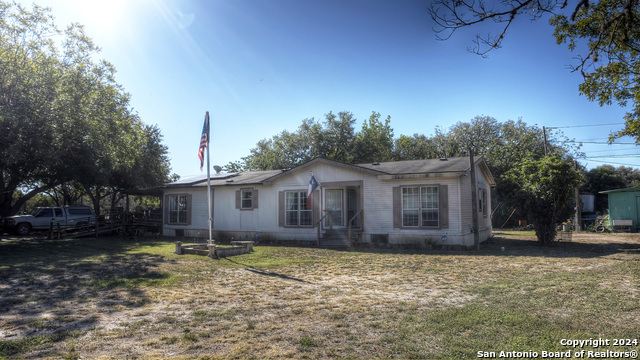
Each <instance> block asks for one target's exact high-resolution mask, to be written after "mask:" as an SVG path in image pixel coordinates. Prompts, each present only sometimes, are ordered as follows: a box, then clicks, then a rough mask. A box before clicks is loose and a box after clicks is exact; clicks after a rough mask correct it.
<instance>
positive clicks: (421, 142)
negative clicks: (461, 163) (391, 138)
mask: <svg viewBox="0 0 640 360" xmlns="http://www.w3.org/2000/svg"><path fill="white" fill-rule="evenodd" d="M393 153H394V155H393V157H394V160H396V161H402V160H420V159H434V158H439V157H443V154H441V153H439V152H438V150H437V145H436V142H435V141H433V138H428V137H426V136H425V135H424V134H417V133H416V134H413V135H412V136H407V135H400V137H398V138H397V139H396V140H395V144H394V150H393Z"/></svg>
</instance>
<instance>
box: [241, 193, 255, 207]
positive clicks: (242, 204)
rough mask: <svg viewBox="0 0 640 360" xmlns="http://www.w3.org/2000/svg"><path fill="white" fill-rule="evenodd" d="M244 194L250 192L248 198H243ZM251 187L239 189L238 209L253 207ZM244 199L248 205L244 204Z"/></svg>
mask: <svg viewBox="0 0 640 360" xmlns="http://www.w3.org/2000/svg"><path fill="white" fill-rule="evenodd" d="M245 194H250V196H249V198H245ZM253 196H254V191H253V189H240V210H252V209H253ZM245 201H249V204H250V205H249V206H245V205H244V204H245Z"/></svg>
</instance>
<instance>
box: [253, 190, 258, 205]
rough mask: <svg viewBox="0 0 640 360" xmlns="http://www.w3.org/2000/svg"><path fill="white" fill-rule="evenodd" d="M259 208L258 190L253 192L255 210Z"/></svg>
mask: <svg viewBox="0 0 640 360" xmlns="http://www.w3.org/2000/svg"><path fill="white" fill-rule="evenodd" d="M257 208H258V190H253V209H257Z"/></svg>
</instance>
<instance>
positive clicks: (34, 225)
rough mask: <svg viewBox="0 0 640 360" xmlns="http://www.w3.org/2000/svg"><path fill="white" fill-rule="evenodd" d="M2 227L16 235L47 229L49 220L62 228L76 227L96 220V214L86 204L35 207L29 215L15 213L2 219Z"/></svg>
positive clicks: (49, 223)
mask: <svg viewBox="0 0 640 360" xmlns="http://www.w3.org/2000/svg"><path fill="white" fill-rule="evenodd" d="M3 220H4V229H5V230H6V231H13V232H15V233H16V234H18V235H21V236H25V235H29V234H30V233H31V231H33V230H49V227H50V226H51V222H52V221H53V224H54V226H56V227H57V226H58V223H59V224H60V227H61V228H62V229H67V230H69V229H78V228H82V227H85V226H88V225H93V224H95V222H96V214H95V213H94V212H93V209H91V208H90V207H88V206H67V207H37V208H34V209H33V211H31V214H29V215H15V216H9V217H6V218H4V219H3Z"/></svg>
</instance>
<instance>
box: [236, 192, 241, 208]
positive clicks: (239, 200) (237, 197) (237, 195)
mask: <svg viewBox="0 0 640 360" xmlns="http://www.w3.org/2000/svg"><path fill="white" fill-rule="evenodd" d="M241 196H242V191H240V190H236V209H240V202H241V201H242V199H241Z"/></svg>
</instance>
